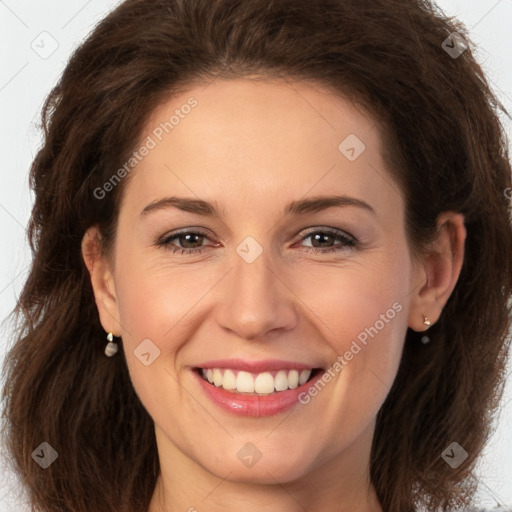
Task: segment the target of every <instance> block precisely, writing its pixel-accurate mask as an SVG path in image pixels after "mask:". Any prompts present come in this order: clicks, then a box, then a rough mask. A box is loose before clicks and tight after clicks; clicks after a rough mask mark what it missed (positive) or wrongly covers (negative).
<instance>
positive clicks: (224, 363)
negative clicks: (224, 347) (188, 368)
mask: <svg viewBox="0 0 512 512" xmlns="http://www.w3.org/2000/svg"><path fill="white" fill-rule="evenodd" d="M197 368H204V369H205V370H207V369H209V368H219V369H220V368H224V369H231V370H240V371H245V372H249V373H261V372H269V371H275V370H313V369H315V368H319V366H314V365H311V364H304V363H297V362H295V361H285V360H280V359H264V360H261V361H249V360H245V359H216V360H215V361H206V362H204V363H201V364H198V365H197Z"/></svg>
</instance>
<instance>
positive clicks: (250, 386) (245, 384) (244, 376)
mask: <svg viewBox="0 0 512 512" xmlns="http://www.w3.org/2000/svg"><path fill="white" fill-rule="evenodd" d="M236 390H237V391H238V392H239V393H254V379H253V377H252V375H251V374H250V373H248V372H238V375H237V377H236Z"/></svg>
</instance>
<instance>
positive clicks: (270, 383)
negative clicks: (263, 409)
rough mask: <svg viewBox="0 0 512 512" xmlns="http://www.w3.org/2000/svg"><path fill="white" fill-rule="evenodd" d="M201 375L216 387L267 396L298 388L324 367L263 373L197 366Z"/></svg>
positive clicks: (236, 392)
mask: <svg viewBox="0 0 512 512" xmlns="http://www.w3.org/2000/svg"><path fill="white" fill-rule="evenodd" d="M195 371H196V372H197V373H198V374H199V376H200V377H201V378H202V379H203V380H205V381H206V382H208V383H209V384H211V385H212V386H214V387H217V388H222V389H224V390H226V391H230V392H232V393H235V394H244V395H259V396H267V395H274V394H277V393H280V392H282V391H288V390H290V389H296V388H297V387H299V386H302V385H304V384H306V383H307V382H309V381H310V380H312V379H314V378H315V377H316V376H317V375H318V374H319V373H320V372H323V371H324V370H323V369H322V368H313V369H307V370H294V369H283V370H277V371H268V372H261V373H252V372H245V371H241V370H234V369H229V368H208V369H205V368H195Z"/></svg>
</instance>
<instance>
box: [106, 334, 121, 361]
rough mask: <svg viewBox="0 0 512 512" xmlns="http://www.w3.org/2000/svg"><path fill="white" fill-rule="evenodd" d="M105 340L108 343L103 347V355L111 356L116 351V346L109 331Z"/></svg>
mask: <svg viewBox="0 0 512 512" xmlns="http://www.w3.org/2000/svg"><path fill="white" fill-rule="evenodd" d="M107 340H108V343H107V346H106V347H105V355H106V356H107V357H112V356H113V355H114V354H115V353H116V352H117V349H118V347H117V343H114V335H113V334H112V333H111V332H109V333H108V334H107Z"/></svg>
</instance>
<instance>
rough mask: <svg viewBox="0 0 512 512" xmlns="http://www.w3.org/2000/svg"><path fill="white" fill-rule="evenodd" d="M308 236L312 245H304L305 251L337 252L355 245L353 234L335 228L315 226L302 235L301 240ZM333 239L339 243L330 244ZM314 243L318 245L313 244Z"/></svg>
mask: <svg viewBox="0 0 512 512" xmlns="http://www.w3.org/2000/svg"><path fill="white" fill-rule="evenodd" d="M308 238H310V239H311V242H312V245H311V246H310V247H306V251H307V252H313V253H327V252H339V251H346V250H348V249H351V248H355V247H357V240H356V239H355V238H354V237H353V236H351V235H348V234H347V233H345V232H344V231H339V230H337V229H328V228H315V229H314V230H311V231H309V233H307V234H306V235H305V236H303V237H302V238H301V241H304V240H307V239H308ZM335 241H338V242H339V244H338V245H335V246H330V244H331V243H333V242H335ZM315 244H319V245H317V246H315Z"/></svg>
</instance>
